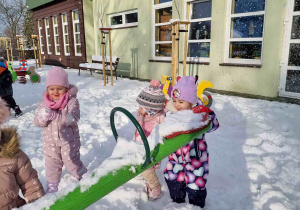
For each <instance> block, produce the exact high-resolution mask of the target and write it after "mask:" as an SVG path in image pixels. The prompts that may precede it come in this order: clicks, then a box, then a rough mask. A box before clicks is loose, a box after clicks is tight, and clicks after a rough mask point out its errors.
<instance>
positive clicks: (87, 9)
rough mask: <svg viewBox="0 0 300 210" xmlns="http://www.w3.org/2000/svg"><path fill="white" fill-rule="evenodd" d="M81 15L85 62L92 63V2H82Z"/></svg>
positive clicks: (93, 48) (93, 44)
mask: <svg viewBox="0 0 300 210" xmlns="http://www.w3.org/2000/svg"><path fill="white" fill-rule="evenodd" d="M83 15H84V34H85V40H86V42H85V44H86V46H85V47H86V49H85V51H86V60H87V62H90V63H91V62H92V55H94V54H95V36H94V15H93V1H91V0H83Z"/></svg>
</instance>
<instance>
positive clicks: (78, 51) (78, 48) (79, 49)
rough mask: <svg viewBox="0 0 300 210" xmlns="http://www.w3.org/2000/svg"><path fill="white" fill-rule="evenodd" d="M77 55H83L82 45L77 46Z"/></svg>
mask: <svg viewBox="0 0 300 210" xmlns="http://www.w3.org/2000/svg"><path fill="white" fill-rule="evenodd" d="M76 49H77V53H81V45H76Z"/></svg>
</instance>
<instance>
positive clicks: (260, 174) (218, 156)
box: [7, 66, 300, 210]
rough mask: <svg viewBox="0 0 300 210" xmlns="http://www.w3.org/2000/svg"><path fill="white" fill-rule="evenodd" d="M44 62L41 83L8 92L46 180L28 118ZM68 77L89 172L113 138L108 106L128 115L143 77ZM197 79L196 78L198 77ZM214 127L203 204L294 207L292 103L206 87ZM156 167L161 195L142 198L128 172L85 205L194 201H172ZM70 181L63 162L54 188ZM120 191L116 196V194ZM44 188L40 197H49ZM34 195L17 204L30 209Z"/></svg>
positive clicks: (295, 112) (298, 145)
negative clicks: (152, 199)
mask: <svg viewBox="0 0 300 210" xmlns="http://www.w3.org/2000/svg"><path fill="white" fill-rule="evenodd" d="M50 67H51V66H44V69H42V70H38V73H39V74H40V75H41V79H42V81H41V83H39V84H32V83H31V82H30V81H28V83H27V84H25V85H23V84H19V83H15V84H13V88H14V97H15V99H16V102H17V104H19V105H20V107H21V109H22V111H23V112H24V115H23V116H21V117H20V118H17V119H15V118H13V117H11V119H10V120H9V121H8V122H7V125H14V126H16V127H17V128H18V132H19V134H20V136H21V138H22V142H21V148H22V149H23V150H24V152H25V153H26V154H27V155H28V156H29V157H30V159H31V161H32V164H33V166H34V168H35V169H36V170H37V171H38V173H39V177H40V180H41V182H42V183H43V185H44V187H46V179H45V167H44V158H43V152H42V143H43V137H42V129H41V128H38V127H35V126H34V124H33V118H34V113H35V110H36V108H37V104H38V102H39V101H40V100H41V99H42V95H43V92H44V91H45V77H46V75H47V72H48V70H49V69H50ZM68 72H69V81H70V83H72V84H75V85H77V86H78V88H79V93H78V99H79V102H80V107H81V120H80V122H79V128H80V136H81V144H82V146H81V149H80V152H81V157H82V161H83V163H84V164H85V165H86V166H87V168H88V170H89V174H91V173H92V171H94V170H96V169H97V168H98V167H99V166H100V164H101V163H102V162H103V161H104V160H105V159H107V158H108V157H109V156H111V154H112V152H113V150H114V147H115V145H116V142H115V139H114V137H113V135H112V131H111V128H110V123H109V115H110V112H111V110H112V109H113V108H114V107H116V106H120V107H124V108H125V109H127V110H129V111H130V112H131V113H132V114H133V115H135V114H136V112H137V109H138V106H137V103H136V102H135V99H136V97H137V95H138V94H139V92H140V91H141V90H142V89H143V88H144V87H146V86H147V85H148V82H140V81H135V80H129V79H124V78H118V80H117V81H114V82H115V83H114V86H111V85H109V84H108V85H107V86H106V87H104V86H103V80H102V75H99V74H93V75H92V76H91V75H90V73H89V72H87V71H83V72H82V73H81V76H78V75H77V73H78V70H75V69H68ZM200 79H201V78H200ZM212 95H213V98H214V104H213V106H212V109H213V110H214V111H215V112H216V114H217V117H218V119H219V122H220V128H219V129H218V130H217V131H215V132H213V133H210V134H207V137H206V138H207V143H208V148H209V152H210V175H209V177H208V184H207V190H208V196H207V205H206V208H205V209H207V210H208V209H210V210H220V209H226V210H227V209H236V210H241V209H245V210H252V209H272V210H284V209H288V210H291V209H300V155H299V154H300V129H299V128H300V127H299V124H300V119H299V118H300V106H299V105H293V104H286V103H279V102H269V101H263V100H255V99H246V98H240V97H234V96H226V95H220V94H212ZM115 122H116V127H117V129H118V134H119V136H120V137H122V138H126V139H131V138H132V136H133V134H134V126H133V124H132V123H131V122H130V120H129V119H128V118H127V117H126V116H125V115H123V114H116V118H115ZM165 163H166V160H164V161H163V162H162V167H161V169H160V170H158V171H157V174H158V177H159V179H160V182H161V184H162V186H163V187H162V189H163V192H164V196H163V197H162V198H161V199H159V200H157V201H155V202H149V201H148V200H147V195H146V193H145V191H144V184H143V181H142V180H138V179H133V180H131V181H130V182H128V183H126V184H124V185H123V186H121V187H119V188H118V189H116V190H115V191H113V192H112V193H110V194H108V195H107V196H106V197H104V198H103V199H101V200H99V201H98V202H96V203H95V204H94V205H92V206H90V207H89V208H87V209H89V210H93V209H101V210H102V209H120V210H121V209H122V210H124V209H143V210H147V209H165V210H167V209H170V210H171V209H180V210H184V209H188V210H192V209H199V208H198V207H195V206H192V205H189V204H176V203H172V202H171V199H170V197H169V192H168V188H167V186H166V184H165V182H164V178H163V168H164V166H165ZM74 183H75V184H78V182H77V181H76V180H75V178H73V177H71V175H70V174H68V172H67V171H66V170H65V169H64V170H63V175H62V179H61V183H60V186H59V189H60V190H61V191H63V190H64V189H65V188H66V187H67V186H69V185H74ZM120 195H122V196H120ZM51 198H52V197H51V195H50V196H49V195H46V197H44V198H42V199H41V200H42V201H43V202H44V203H47V201H48V200H49V202H50V201H51ZM39 202H41V201H37V202H35V203H33V204H29V205H26V206H24V207H23V208H22V209H34V208H35V209H37V208H36V207H37V205H38V203H39Z"/></svg>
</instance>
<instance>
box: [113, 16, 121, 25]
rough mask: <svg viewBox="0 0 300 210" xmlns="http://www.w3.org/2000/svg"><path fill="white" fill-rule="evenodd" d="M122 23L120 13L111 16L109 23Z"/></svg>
mask: <svg viewBox="0 0 300 210" xmlns="http://www.w3.org/2000/svg"><path fill="white" fill-rule="evenodd" d="M119 24H122V15H119V16H114V17H111V25H119Z"/></svg>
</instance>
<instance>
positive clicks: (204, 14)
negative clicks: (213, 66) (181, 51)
mask: <svg viewBox="0 0 300 210" xmlns="http://www.w3.org/2000/svg"><path fill="white" fill-rule="evenodd" d="M211 7H212V1H211V0H205V1H196V2H193V3H191V4H190V7H189V11H190V14H189V20H190V21H191V24H190V28H189V39H188V54H187V57H188V60H198V59H199V58H201V61H205V62H208V61H209V56H210V37H211Z"/></svg>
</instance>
